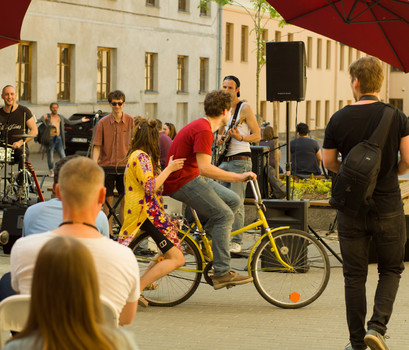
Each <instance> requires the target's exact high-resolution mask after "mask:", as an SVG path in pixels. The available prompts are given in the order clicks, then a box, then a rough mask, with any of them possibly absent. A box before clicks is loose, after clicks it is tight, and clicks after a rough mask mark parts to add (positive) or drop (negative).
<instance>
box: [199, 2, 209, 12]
mask: <svg viewBox="0 0 409 350" xmlns="http://www.w3.org/2000/svg"><path fill="white" fill-rule="evenodd" d="M200 16H210V0H206V2H205V4H204V5H202V6H201V7H200Z"/></svg>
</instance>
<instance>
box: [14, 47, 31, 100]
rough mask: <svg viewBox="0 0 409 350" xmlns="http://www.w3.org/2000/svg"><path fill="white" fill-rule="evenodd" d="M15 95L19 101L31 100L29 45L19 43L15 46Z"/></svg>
mask: <svg viewBox="0 0 409 350" xmlns="http://www.w3.org/2000/svg"><path fill="white" fill-rule="evenodd" d="M16 94H17V99H18V100H19V101H30V99H31V43H29V42H21V43H20V44H18V46H17V62H16Z"/></svg>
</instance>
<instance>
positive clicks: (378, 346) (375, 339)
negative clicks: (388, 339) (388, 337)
mask: <svg viewBox="0 0 409 350" xmlns="http://www.w3.org/2000/svg"><path fill="white" fill-rule="evenodd" d="M364 341H365V344H366V345H368V346H369V348H370V349H371V350H389V348H388V347H387V346H386V343H385V338H384V336H383V335H382V334H381V333H379V332H377V331H375V330H373V329H369V330H368V332H366V335H365V338H364Z"/></svg>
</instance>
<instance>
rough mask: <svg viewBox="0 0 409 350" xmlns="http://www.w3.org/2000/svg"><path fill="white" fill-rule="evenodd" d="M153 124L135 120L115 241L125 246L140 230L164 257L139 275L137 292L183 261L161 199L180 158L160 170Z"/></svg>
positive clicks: (153, 122)
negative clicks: (163, 186)
mask: <svg viewBox="0 0 409 350" xmlns="http://www.w3.org/2000/svg"><path fill="white" fill-rule="evenodd" d="M156 124H157V123H156V120H150V121H148V120H146V119H144V118H140V119H139V120H137V121H136V123H135V130H134V133H133V137H132V141H131V146H130V150H129V152H128V164H127V165H126V169H125V210H124V213H125V219H124V223H123V225H122V229H121V232H120V233H119V243H121V244H124V245H129V243H130V242H131V241H132V240H133V239H134V238H135V237H136V236H138V234H139V233H140V232H141V230H142V231H145V232H147V233H148V234H149V235H150V236H151V237H152V239H153V240H155V242H156V244H157V245H158V247H160V250H161V252H162V254H163V256H164V258H165V259H163V260H161V261H159V262H158V263H156V264H154V265H152V266H151V267H150V269H148V270H146V271H145V273H144V274H143V275H142V276H141V282H140V284H141V291H143V290H144V289H145V288H152V286H154V284H153V283H154V282H155V281H156V280H158V279H159V278H161V277H163V276H165V275H167V274H168V273H170V272H171V271H173V270H175V269H176V268H178V267H180V266H182V265H183V264H184V256H183V253H182V251H181V248H180V242H179V240H178V238H177V232H178V228H177V226H176V224H175V223H174V222H173V221H172V220H171V218H170V217H169V216H168V215H167V214H166V213H165V209H164V208H163V199H162V185H163V183H164V182H165V180H166V178H167V177H168V176H169V175H170V174H171V173H172V172H174V171H177V170H180V169H181V168H182V167H183V162H184V159H175V160H174V159H173V157H171V158H170V159H169V163H168V166H167V167H166V168H165V169H164V170H163V171H161V170H160V163H159V160H160V150H159V132H158V129H157V125H156ZM159 243H160V244H159Z"/></svg>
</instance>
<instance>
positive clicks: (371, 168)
mask: <svg viewBox="0 0 409 350" xmlns="http://www.w3.org/2000/svg"><path fill="white" fill-rule="evenodd" d="M394 112H395V109H394V108H393V107H392V106H390V105H385V109H384V112H383V115H382V118H381V120H380V122H379V124H378V126H377V128H376V129H375V131H374V132H373V134H372V135H371V137H370V138H369V140H364V141H362V142H360V143H358V144H357V145H355V146H354V147H353V148H352V149H351V150H350V151H349V153H348V154H347V156H346V157H345V159H343V161H342V164H341V166H340V168H339V170H338V173H337V174H336V175H335V177H334V178H333V182H332V196H331V199H330V200H329V203H330V204H331V206H332V207H334V208H336V209H338V210H339V211H341V212H343V213H344V214H347V215H349V216H353V217H355V216H357V215H358V214H365V213H366V212H368V211H369V209H370V208H373V207H374V204H375V203H374V201H373V199H372V194H373V191H374V189H375V187H376V182H377V179H378V174H379V171H380V169H381V161H382V149H383V146H384V145H385V141H386V137H387V136H388V134H389V130H390V127H391V124H392V120H393V116H394Z"/></svg>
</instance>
